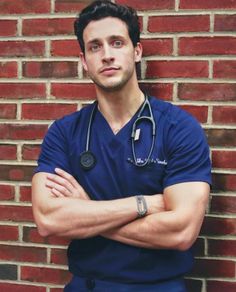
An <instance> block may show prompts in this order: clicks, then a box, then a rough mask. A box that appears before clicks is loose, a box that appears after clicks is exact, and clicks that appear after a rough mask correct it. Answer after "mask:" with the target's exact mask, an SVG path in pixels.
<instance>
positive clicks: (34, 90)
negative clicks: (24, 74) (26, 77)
mask: <svg viewBox="0 0 236 292" xmlns="http://www.w3.org/2000/svg"><path fill="white" fill-rule="evenodd" d="M45 97H46V85H45V84H44V83H0V98H13V99H16V98H17V99H22V98H45Z"/></svg>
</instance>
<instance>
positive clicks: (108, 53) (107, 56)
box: [102, 45, 115, 63]
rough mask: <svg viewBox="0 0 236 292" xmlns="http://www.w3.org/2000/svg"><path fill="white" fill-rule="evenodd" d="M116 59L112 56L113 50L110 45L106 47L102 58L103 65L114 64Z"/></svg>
mask: <svg viewBox="0 0 236 292" xmlns="http://www.w3.org/2000/svg"><path fill="white" fill-rule="evenodd" d="M114 59H115V58H114V56H113V54H112V49H111V48H110V47H109V46H108V45H105V46H104V47H103V56H102V61H103V63H112V62H113V61H114Z"/></svg>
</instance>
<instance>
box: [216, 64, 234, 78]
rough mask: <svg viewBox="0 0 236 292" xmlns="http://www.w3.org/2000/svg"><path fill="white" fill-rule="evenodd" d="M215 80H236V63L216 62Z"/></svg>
mask: <svg viewBox="0 0 236 292" xmlns="http://www.w3.org/2000/svg"><path fill="white" fill-rule="evenodd" d="M213 77H214V78H232V79H235V78H236V61H232V60H230V61H219V60H217V61H214V65H213Z"/></svg>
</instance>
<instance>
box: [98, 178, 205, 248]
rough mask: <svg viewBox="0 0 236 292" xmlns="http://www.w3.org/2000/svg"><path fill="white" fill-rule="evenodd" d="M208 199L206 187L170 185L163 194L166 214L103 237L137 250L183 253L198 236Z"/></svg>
mask: <svg viewBox="0 0 236 292" xmlns="http://www.w3.org/2000/svg"><path fill="white" fill-rule="evenodd" d="M208 198H209V185H208V184H207V183H204V182H187V183H179V184H175V185H172V186H170V187H167V188H166V189H165V190H164V201H165V206H166V210H165V211H163V212H159V213H156V214H152V215H149V216H147V217H144V218H142V219H140V220H136V221H133V222H131V223H128V224H126V225H123V226H120V227H118V228H114V229H113V230H110V231H107V232H105V233H103V234H102V235H103V236H105V237H107V238H110V239H113V240H117V241H120V242H123V243H126V244H130V245H134V246H139V247H145V248H157V249H158V248H164V249H165V248H170V249H179V250H186V249H188V248H189V247H191V245H192V244H193V243H194V241H195V240H196V238H197V236H198V234H199V231H200V228H201V225H202V221H203V218H204V214H205V210H206V206H207V203H208Z"/></svg>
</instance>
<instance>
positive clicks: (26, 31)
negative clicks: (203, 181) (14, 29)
mask: <svg viewBox="0 0 236 292" xmlns="http://www.w3.org/2000/svg"><path fill="white" fill-rule="evenodd" d="M74 21H75V18H49V19H25V20H23V28H22V34H23V35H26V36H36V35H52V36H55V35H63V34H66V35H68V34H70V35H71V34H74Z"/></svg>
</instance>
